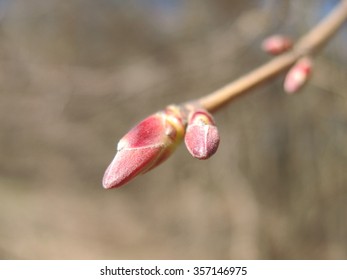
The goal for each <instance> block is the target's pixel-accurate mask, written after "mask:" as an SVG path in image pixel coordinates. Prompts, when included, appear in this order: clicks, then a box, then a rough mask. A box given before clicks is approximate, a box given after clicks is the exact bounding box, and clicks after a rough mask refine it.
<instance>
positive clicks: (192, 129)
mask: <svg viewBox="0 0 347 280" xmlns="http://www.w3.org/2000/svg"><path fill="white" fill-rule="evenodd" d="M184 141H185V144H186V147H187V149H188V151H189V152H190V154H191V155H192V156H193V157H195V158H197V159H208V158H210V157H211V156H212V155H213V154H214V153H215V152H216V151H217V148H218V145H219V133H218V129H217V127H216V125H215V123H214V120H213V117H212V116H211V114H210V113H208V112H207V111H205V110H203V109H198V110H196V111H193V112H192V113H191V114H190V116H189V118H188V125H187V130H186V135H185V137H184Z"/></svg>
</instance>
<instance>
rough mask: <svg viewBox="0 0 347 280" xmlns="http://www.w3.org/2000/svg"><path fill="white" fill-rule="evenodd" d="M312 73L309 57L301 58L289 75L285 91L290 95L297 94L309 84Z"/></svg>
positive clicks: (286, 78)
mask: <svg viewBox="0 0 347 280" xmlns="http://www.w3.org/2000/svg"><path fill="white" fill-rule="evenodd" d="M311 72H312V61H311V59H310V58H308V57H304V58H301V59H300V60H299V61H298V62H297V63H296V64H295V65H294V66H293V67H292V68H291V69H290V70H289V71H288V73H287V75H286V77H285V80H284V85H283V87H284V90H285V91H286V92H287V93H288V94H292V93H295V92H297V91H298V90H299V89H301V88H302V87H303V85H304V84H305V83H306V82H307V80H308V79H309V77H310V74H311Z"/></svg>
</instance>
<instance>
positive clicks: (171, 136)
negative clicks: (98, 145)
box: [103, 106, 185, 189]
mask: <svg viewBox="0 0 347 280" xmlns="http://www.w3.org/2000/svg"><path fill="white" fill-rule="evenodd" d="M184 129H185V127H184V122H183V120H182V117H181V113H180V110H179V108H177V107H175V106H169V107H168V108H167V109H166V110H165V111H161V112H158V113H156V114H153V115H151V116H149V117H147V118H146V119H144V120H143V121H142V122H140V123H139V124H137V125H136V126H135V127H134V128H133V129H131V130H130V131H129V132H128V133H127V134H126V135H125V136H124V137H123V138H122V139H121V140H120V141H119V143H118V146H117V153H116V156H115V157H114V159H113V160H112V162H111V164H110V165H109V167H108V168H107V170H106V172H105V175H104V178H103V186H104V188H106V189H111V188H117V187H120V186H122V185H124V184H125V183H127V182H129V181H130V180H131V179H133V178H134V177H135V176H137V175H139V174H143V173H145V172H147V171H149V170H150V169H152V168H154V167H155V166H157V165H158V164H160V163H162V162H163V161H164V160H165V159H167V158H168V157H169V156H170V155H171V154H172V152H173V151H174V150H175V148H176V147H177V145H178V144H179V143H180V142H181V141H182V139H183V135H184Z"/></svg>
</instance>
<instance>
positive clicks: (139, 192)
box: [0, 0, 347, 259]
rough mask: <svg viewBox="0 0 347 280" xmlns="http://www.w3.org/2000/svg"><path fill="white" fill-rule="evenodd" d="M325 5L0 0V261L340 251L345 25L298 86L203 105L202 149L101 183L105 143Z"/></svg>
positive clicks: (200, 89) (236, 66) (227, 73)
mask: <svg viewBox="0 0 347 280" xmlns="http://www.w3.org/2000/svg"><path fill="white" fill-rule="evenodd" d="M336 3H338V1H329V0H319V1H317V0H315V1H314V0H307V1H299V0H291V1H286V0H282V1H275V0H253V1H242V0H234V1H227V0H218V1H206V0H203V1H201V0H199V1H198V0H190V1H183V0H129V1H118V0H98V1H93V0H83V1H82V0H71V1H61V0H12V1H11V0H7V1H6V0H1V1H0V91H1V93H0V155H1V158H0V224H1V227H0V258H4V259H9V258H10V259H17V258H19V259H31V258H36V259H65V258H67V259H71V258H78V259H102V258H113V259H123V258H125V259H139V258H143V259H148V258H151V259H153V258H155V259H161V258H165V259H191V258H193V259H201V258H203V259H214V258H218V259H229V258H236V259H242V258H251V259H257V258H260V259H277V258H280V259H292V258H300V259H307V258H308V259H330V258H347V238H346V236H347V224H346V219H347V172H346V169H347V145H346V143H347V110H346V106H347V97H346V90H345V88H346V86H347V81H346V73H347V69H346V61H347V52H346V47H345V46H346V41H347V35H346V34H347V32H346V28H344V29H342V30H341V31H340V32H339V33H338V34H337V36H335V37H334V38H333V40H331V42H330V43H329V44H328V45H327V47H326V48H325V49H324V50H323V51H322V52H321V53H320V54H319V55H318V56H317V58H316V59H315V66H314V75H313V77H312V80H311V81H310V83H309V85H307V86H306V87H305V88H304V90H302V92H301V93H300V94H298V95H296V96H293V97H288V96H286V95H285V94H284V93H283V90H282V82H283V77H280V78H277V79H275V80H273V81H272V82H271V83H268V84H266V85H264V86H263V87H262V88H259V89H256V90H254V92H253V94H250V95H248V96H246V97H244V98H242V99H240V100H238V102H235V103H233V104H231V105H230V106H228V107H226V108H225V109H224V110H222V111H220V112H218V114H216V115H215V117H216V121H217V123H218V127H219V130H220V133H221V144H220V148H219V150H218V152H217V154H216V155H215V156H214V157H213V158H211V159H210V160H208V161H203V162H202V161H198V160H195V159H193V158H192V157H191V156H190V155H189V154H188V153H187V152H186V151H185V148H183V147H181V148H180V149H179V150H178V152H176V153H175V155H174V156H172V158H171V159H170V160H168V161H167V162H166V163H165V164H163V165H162V166H160V167H159V168H158V169H157V170H155V171H153V172H151V173H149V174H146V175H145V176H141V177H138V178H137V179H136V180H135V181H133V182H131V183H130V184H129V185H128V186H125V187H123V188H121V189H117V190H111V191H106V190H103V189H102V187H101V179H102V176H103V173H104V171H105V168H106V166H107V164H108V163H109V161H110V160H111V158H112V156H113V155H114V152H115V144H116V142H117V141H118V139H119V138H120V137H122V136H123V135H124V133H125V132H126V131H127V130H128V129H129V128H130V127H131V126H132V125H134V124H135V123H136V122H138V121H139V120H141V119H143V118H144V117H145V116H147V115H149V114H151V113H153V112H155V111H157V110H160V109H162V108H163V107H165V106H166V105H168V104H171V103H178V102H183V101H186V100H190V99H193V98H197V97H199V96H201V95H205V94H207V93H209V92H211V91H213V90H215V89H217V88H219V87H220V86H223V85H224V84H226V83H228V82H230V81H232V80H233V79H235V78H237V77H239V76H240V75H242V74H243V73H246V72H247V71H249V70H251V69H253V68H254V67H256V66H258V65H259V64H261V63H263V62H265V61H267V60H268V59H269V58H268V56H267V55H266V54H264V53H262V52H261V50H260V47H259V46H260V43H261V40H262V39H263V38H265V37H266V36H268V35H270V34H273V33H284V34H288V35H291V36H292V37H294V38H297V37H299V36H300V35H302V34H303V33H305V32H306V31H307V30H309V29H310V28H311V27H312V26H313V25H315V24H316V23H317V22H318V21H319V19H321V18H322V17H324V16H325V15H326V13H328V12H329V11H330V9H331V8H332V7H333V6H334V4H336Z"/></svg>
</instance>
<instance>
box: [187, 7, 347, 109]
mask: <svg viewBox="0 0 347 280" xmlns="http://www.w3.org/2000/svg"><path fill="white" fill-rule="evenodd" d="M346 19H347V0H341V2H340V3H339V4H338V5H337V6H336V7H335V8H334V9H333V10H332V11H331V12H330V14H329V15H328V16H327V17H326V18H325V19H323V20H322V21H321V22H320V23H318V24H317V26H315V27H314V28H313V29H312V30H311V31H309V32H308V33H307V34H305V35H304V36H303V37H301V39H299V40H298V41H297V43H296V44H295V45H294V47H293V49H292V50H291V51H288V52H286V53H284V54H282V55H280V56H277V57H276V58H274V59H272V60H270V61H269V62H267V63H266V64H263V65H262V66H260V67H258V68H256V69H254V70H253V71H251V72H249V73H248V74H246V75H244V76H242V77H240V78H239V79H237V80H235V81H233V82H231V83H229V84H227V85H226V86H224V87H223V88H221V89H219V90H217V91H215V92H212V93H211V94H209V95H206V96H204V97H201V98H199V99H198V100H195V101H193V102H189V103H195V104H196V103H197V104H198V105H199V106H201V107H202V108H204V109H206V110H207V111H210V112H214V111H216V110H218V109H219V108H221V107H222V106H224V105H226V104H227V103H229V102H230V101H232V100H234V99H235V98H236V97H239V96H241V95H243V94H244V93H246V92H248V91H249V90H250V89H252V88H254V87H255V86H258V85H259V84H261V83H263V82H265V81H268V80H269V79H270V78H272V77H274V76H276V75H278V74H280V73H281V72H283V71H285V70H287V69H288V68H289V67H290V66H291V65H293V64H294V63H295V62H296V61H297V60H298V59H300V58H301V57H303V56H306V55H310V54H313V53H314V52H316V51H317V50H318V49H319V48H320V47H322V46H323V45H324V43H326V42H327V41H328V40H329V39H330V38H331V37H332V36H333V35H334V34H335V32H336V31H337V30H338V29H339V28H340V27H341V26H342V24H343V23H344V22H345V21H346Z"/></svg>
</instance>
